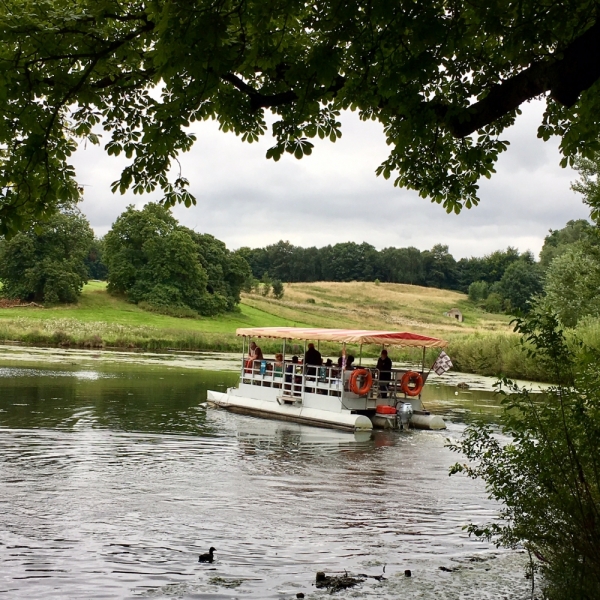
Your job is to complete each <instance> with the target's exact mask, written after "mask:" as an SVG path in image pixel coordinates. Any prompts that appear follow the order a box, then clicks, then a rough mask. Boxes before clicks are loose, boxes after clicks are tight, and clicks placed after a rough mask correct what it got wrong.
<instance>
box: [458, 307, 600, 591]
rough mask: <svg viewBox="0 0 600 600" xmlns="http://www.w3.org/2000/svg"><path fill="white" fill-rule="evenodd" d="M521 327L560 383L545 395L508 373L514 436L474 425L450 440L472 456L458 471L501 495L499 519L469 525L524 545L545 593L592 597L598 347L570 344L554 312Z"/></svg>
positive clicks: (598, 468)
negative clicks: (576, 348)
mask: <svg viewBox="0 0 600 600" xmlns="http://www.w3.org/2000/svg"><path fill="white" fill-rule="evenodd" d="M516 330H517V331H519V332H520V333H521V334H522V339H523V342H524V343H527V344H528V345H530V347H531V348H532V349H531V350H530V351H529V353H530V354H533V355H534V356H535V358H536V359H537V360H538V361H541V362H543V363H545V364H546V365H547V367H548V368H550V369H552V370H553V372H554V378H555V380H556V381H558V382H559V384H558V385H556V386H554V387H551V388H550V389H548V390H547V391H546V393H545V394H544V398H543V400H541V401H540V400H538V399H536V398H534V397H533V396H532V395H531V393H530V392H529V391H528V390H527V389H526V388H520V387H519V386H517V385H516V384H514V383H513V382H510V381H508V380H503V381H502V382H501V383H502V387H501V388H500V392H499V393H501V394H502V395H503V396H504V400H503V404H504V411H503V414H502V421H501V422H502V433H503V436H507V437H499V436H498V435H497V433H496V432H495V431H494V429H493V428H492V427H491V426H489V425H484V424H475V425H471V426H469V427H468V428H467V430H466V432H465V434H464V436H463V438H462V440H460V441H459V442H457V443H455V444H450V447H451V449H452V450H454V451H456V452H460V453H462V454H464V455H465V456H466V458H467V459H468V460H469V461H471V462H470V463H469V464H463V463H457V464H456V465H454V467H453V468H452V469H451V474H455V473H463V474H466V475H467V476H469V477H471V478H474V479H482V480H483V481H484V482H485V484H486V488H487V490H488V492H489V494H490V497H491V498H494V499H495V500H498V501H499V502H501V503H502V509H501V511H500V519H499V520H495V521H494V522H493V523H489V524H475V523H472V524H470V525H469V526H468V530H469V532H470V533H471V534H474V535H476V536H479V537H484V538H486V539H488V540H493V541H495V542H496V543H497V544H498V545H503V546H507V547H515V546H517V545H520V544H522V545H524V546H525V548H527V550H528V551H529V552H530V553H531V554H532V555H534V556H535V557H537V559H538V561H539V564H538V568H539V569H540V570H541V572H542V575H543V578H544V579H543V581H544V586H545V594H546V597H547V598H549V599H551V600H563V599H564V600H567V599H568V600H592V599H593V598H598V597H600V463H599V456H598V448H599V447H600V374H599V372H598V368H597V365H598V363H599V362H600V355H598V353H597V351H592V350H590V349H587V348H584V349H583V352H580V353H574V352H573V351H572V350H570V349H569V347H568V346H567V343H566V340H565V337H564V335H563V333H562V331H561V330H560V328H559V322H558V320H557V318H556V316H555V315H553V314H552V313H546V312H543V311H535V312H534V313H533V314H532V315H531V316H530V317H528V318H527V319H526V320H522V319H521V320H518V321H517V324H516Z"/></svg>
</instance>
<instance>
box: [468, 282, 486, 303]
mask: <svg viewBox="0 0 600 600" xmlns="http://www.w3.org/2000/svg"><path fill="white" fill-rule="evenodd" d="M489 287H490V286H489V285H488V284H487V282H485V281H474V282H473V283H472V284H471V285H470V286H469V300H470V301H471V302H481V301H482V300H485V299H486V298H487V297H488V294H489Z"/></svg>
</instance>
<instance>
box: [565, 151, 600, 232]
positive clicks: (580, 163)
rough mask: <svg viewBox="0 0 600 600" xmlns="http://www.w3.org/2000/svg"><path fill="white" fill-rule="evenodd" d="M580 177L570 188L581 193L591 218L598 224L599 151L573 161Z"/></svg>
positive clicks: (599, 191)
mask: <svg viewBox="0 0 600 600" xmlns="http://www.w3.org/2000/svg"><path fill="white" fill-rule="evenodd" d="M574 166H575V168H576V169H577V171H579V175H580V176H581V179H580V180H579V181H576V182H575V183H574V184H573V185H572V188H573V190H574V191H576V192H579V193H580V194H583V201H584V202H585V203H586V204H587V205H588V206H589V207H590V209H591V214H590V216H591V218H592V220H593V221H594V222H595V223H596V224H597V225H599V226H600V179H599V177H598V176H599V175H600V152H595V153H594V154H593V155H591V156H587V157H580V158H578V159H577V160H576V161H575V163H574Z"/></svg>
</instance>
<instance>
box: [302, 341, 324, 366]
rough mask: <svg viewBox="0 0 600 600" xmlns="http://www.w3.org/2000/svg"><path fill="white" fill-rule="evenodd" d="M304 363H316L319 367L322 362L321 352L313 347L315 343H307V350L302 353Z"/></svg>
mask: <svg viewBox="0 0 600 600" xmlns="http://www.w3.org/2000/svg"><path fill="white" fill-rule="evenodd" d="M304 364H305V365H317V366H318V367H320V366H321V365H322V364H323V358H322V357H321V353H320V352H319V351H318V350H317V349H316V348H315V345H314V344H313V343H310V344H309V345H308V350H307V351H306V354H305V355H304ZM313 371H314V369H313Z"/></svg>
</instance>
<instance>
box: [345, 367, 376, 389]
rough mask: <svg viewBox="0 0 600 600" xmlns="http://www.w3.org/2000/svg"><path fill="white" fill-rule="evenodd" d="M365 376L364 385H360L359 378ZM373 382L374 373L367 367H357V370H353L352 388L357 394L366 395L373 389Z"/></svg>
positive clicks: (351, 377)
mask: <svg viewBox="0 0 600 600" xmlns="http://www.w3.org/2000/svg"><path fill="white" fill-rule="evenodd" d="M359 377H364V378H365V379H364V382H363V385H362V387H358V378H359ZM372 384H373V375H371V371H368V370H367V369H357V370H356V371H352V375H350V383H349V385H350V390H351V391H352V392H354V393H355V394H356V395H357V396H366V395H367V394H368V393H369V390H370V389H371V385H372Z"/></svg>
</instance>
